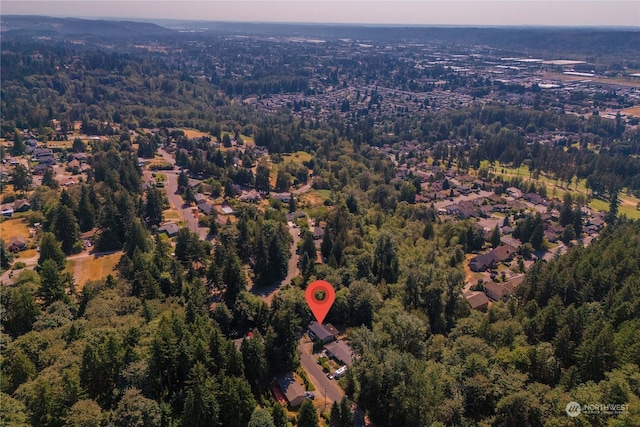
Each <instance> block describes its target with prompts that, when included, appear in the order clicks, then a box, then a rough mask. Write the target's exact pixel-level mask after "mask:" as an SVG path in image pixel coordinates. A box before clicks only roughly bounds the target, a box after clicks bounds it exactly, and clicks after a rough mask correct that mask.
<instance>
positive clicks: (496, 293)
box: [484, 281, 514, 301]
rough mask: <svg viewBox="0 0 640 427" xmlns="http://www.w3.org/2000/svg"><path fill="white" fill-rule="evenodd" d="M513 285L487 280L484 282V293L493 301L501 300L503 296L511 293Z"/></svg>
mask: <svg viewBox="0 0 640 427" xmlns="http://www.w3.org/2000/svg"><path fill="white" fill-rule="evenodd" d="M513 290H514V288H513V286H512V285H510V284H509V283H508V282H507V283H496V282H493V281H489V282H487V283H485V284H484V293H485V294H486V295H487V296H488V297H489V298H491V299H493V300H495V301H500V300H502V299H503V298H504V297H505V296H507V295H511V294H513Z"/></svg>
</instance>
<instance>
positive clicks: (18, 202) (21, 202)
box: [13, 199, 31, 209]
mask: <svg viewBox="0 0 640 427" xmlns="http://www.w3.org/2000/svg"><path fill="white" fill-rule="evenodd" d="M23 206H29V207H31V203H29V201H28V200H26V199H20V200H16V201H15V203H14V204H13V208H14V209H20V208H21V207H23Z"/></svg>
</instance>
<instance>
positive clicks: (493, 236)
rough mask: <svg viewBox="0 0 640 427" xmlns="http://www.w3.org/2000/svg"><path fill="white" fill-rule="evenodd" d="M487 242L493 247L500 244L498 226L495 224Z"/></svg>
mask: <svg viewBox="0 0 640 427" xmlns="http://www.w3.org/2000/svg"><path fill="white" fill-rule="evenodd" d="M489 242H490V243H491V246H492V247H493V248H497V247H498V246H500V227H498V224H496V226H495V228H494V229H493V231H492V232H491V237H490V238H489Z"/></svg>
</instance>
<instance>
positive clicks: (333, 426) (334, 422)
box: [329, 402, 342, 427]
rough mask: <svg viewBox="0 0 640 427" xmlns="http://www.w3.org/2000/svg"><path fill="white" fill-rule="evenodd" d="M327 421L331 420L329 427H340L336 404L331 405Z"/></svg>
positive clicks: (338, 411) (340, 421) (338, 407)
mask: <svg viewBox="0 0 640 427" xmlns="http://www.w3.org/2000/svg"><path fill="white" fill-rule="evenodd" d="M329 419H330V420H331V421H330V423H329V427H342V419H341V418H340V406H338V402H333V405H331V413H330V415H329Z"/></svg>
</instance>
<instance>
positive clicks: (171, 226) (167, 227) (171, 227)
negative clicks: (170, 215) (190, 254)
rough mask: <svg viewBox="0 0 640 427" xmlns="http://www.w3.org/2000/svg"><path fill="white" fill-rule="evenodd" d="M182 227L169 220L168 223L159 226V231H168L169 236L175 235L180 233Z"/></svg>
mask: <svg viewBox="0 0 640 427" xmlns="http://www.w3.org/2000/svg"><path fill="white" fill-rule="evenodd" d="M179 229H180V228H179V227H178V225H177V224H175V223H173V222H168V223H166V224H163V225H161V226H160V227H158V231H159V232H160V233H163V232H164V233H167V234H168V235H169V236H171V235H174V234H178V230H179Z"/></svg>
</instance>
